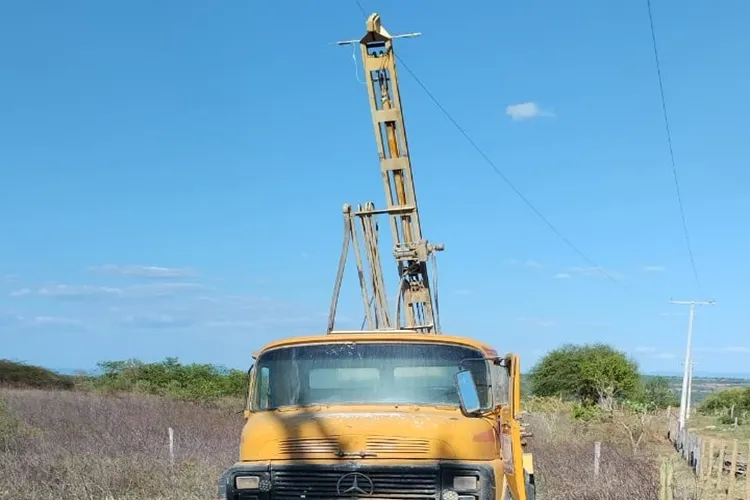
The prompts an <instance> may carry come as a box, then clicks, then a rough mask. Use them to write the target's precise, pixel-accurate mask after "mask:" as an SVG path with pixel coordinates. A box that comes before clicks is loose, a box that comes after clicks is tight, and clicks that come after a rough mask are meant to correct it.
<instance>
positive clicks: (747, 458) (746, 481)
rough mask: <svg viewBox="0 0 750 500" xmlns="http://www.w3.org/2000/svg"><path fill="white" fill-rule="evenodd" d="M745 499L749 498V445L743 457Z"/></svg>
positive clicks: (748, 499)
mask: <svg viewBox="0 0 750 500" xmlns="http://www.w3.org/2000/svg"><path fill="white" fill-rule="evenodd" d="M745 500H750V446H748V449H747V457H746V458H745Z"/></svg>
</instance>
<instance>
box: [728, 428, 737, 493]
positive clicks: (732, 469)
mask: <svg viewBox="0 0 750 500" xmlns="http://www.w3.org/2000/svg"><path fill="white" fill-rule="evenodd" d="M737 445H738V443H737V440H736V439H735V440H734V442H733V443H732V463H731V465H730V466H729V488H728V491H727V494H728V495H731V494H732V490H734V483H735V482H736V481H737Z"/></svg>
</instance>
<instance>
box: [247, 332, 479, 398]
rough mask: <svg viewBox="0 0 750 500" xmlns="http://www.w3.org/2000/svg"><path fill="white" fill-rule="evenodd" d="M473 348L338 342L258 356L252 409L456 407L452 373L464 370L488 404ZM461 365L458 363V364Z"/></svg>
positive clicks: (296, 347) (477, 356) (476, 355)
mask: <svg viewBox="0 0 750 500" xmlns="http://www.w3.org/2000/svg"><path fill="white" fill-rule="evenodd" d="M482 357H483V354H482V353H481V352H480V351H477V350H475V349H471V348H467V347H463V346H459V345H449V344H426V343H424V344H419V343H410V344H404V343H382V342H381V343H372V342H371V343H338V344H318V345H305V346H294V347H285V348H279V349H274V350H272V351H269V352H266V353H265V354H262V355H261V356H260V357H259V358H258V360H257V363H256V365H255V369H256V370H257V372H256V380H255V394H254V397H253V407H254V408H255V409H256V410H264V409H273V408H278V407H283V406H296V405H311V404H347V403H352V404H356V403H369V404H398V403H414V404H440V405H454V406H458V404H459V398H458V393H457V391H456V386H455V381H454V375H455V373H456V372H457V371H459V370H460V369H470V370H471V371H472V372H473V375H474V380H475V381H476V384H477V388H478V389H479V393H480V399H481V402H482V406H483V407H487V406H489V401H490V399H489V398H490V396H489V393H490V387H489V371H488V367H487V363H486V362H485V361H483V360H477V359H476V358H482ZM462 361H463V364H461V362H462Z"/></svg>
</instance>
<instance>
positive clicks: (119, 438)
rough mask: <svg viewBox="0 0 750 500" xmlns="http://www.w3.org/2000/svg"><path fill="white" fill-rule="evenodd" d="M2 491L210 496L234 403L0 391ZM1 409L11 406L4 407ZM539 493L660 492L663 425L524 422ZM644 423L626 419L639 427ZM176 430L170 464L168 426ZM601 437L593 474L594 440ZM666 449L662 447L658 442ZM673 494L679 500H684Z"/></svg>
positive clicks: (96, 499) (140, 499) (569, 498)
mask: <svg viewBox="0 0 750 500" xmlns="http://www.w3.org/2000/svg"><path fill="white" fill-rule="evenodd" d="M0 403H1V404H0V471H2V473H1V474H0V498H14V499H16V500H27V499H28V500H32V499H33V500H53V499H54V500H59V499H61V498H64V499H66V500H145V499H149V500H151V499H164V500H167V499H174V500H178V499H179V500H193V499H196V500H197V499H206V498H213V497H214V495H215V485H216V480H217V478H218V475H219V474H220V473H221V471H222V470H223V469H224V468H225V467H227V466H228V465H230V464H231V463H232V462H234V461H235V460H236V458H237V448H238V439H239V433H240V430H241V426H242V418H241V416H240V415H237V414H236V409H237V408H238V405H237V404H233V405H229V406H226V407H223V408H221V407H206V406H198V405H195V404H191V403H185V402H177V401H172V400H167V399H159V398H156V397H147V396H103V395H96V394H92V393H80V392H52V391H35V390H3V391H0ZM3 407H5V408H6V409H7V410H9V411H7V412H5V413H3V410H2V408H3ZM528 421H529V423H531V425H532V429H533V431H534V437H533V438H531V439H530V447H531V451H533V452H534V454H535V463H536V470H537V483H538V492H539V498H540V499H542V500H573V499H575V500H588V499H592V500H593V499H596V500H620V499H622V500H626V499H627V500H632V499H638V500H651V499H654V500H655V499H657V498H658V490H659V465H658V464H659V462H658V458H659V457H658V452H659V451H661V452H663V451H664V448H663V446H664V445H663V439H662V438H661V437H660V436H658V435H656V434H658V433H661V434H663V432H661V424H654V423H653V422H647V424H648V425H646V426H645V433H644V438H643V439H642V440H641V444H640V445H639V447H638V449H637V451H636V452H634V451H633V446H632V440H631V439H630V433H631V431H629V430H628V429H627V428H626V426H625V425H622V422H619V421H612V422H609V423H599V424H581V423H574V422H572V421H571V420H570V419H569V418H568V417H567V416H566V415H564V414H563V415H558V416H557V417H555V416H554V415H553V414H550V413H547V414H541V413H540V414H535V415H531V416H530V417H529V419H528ZM639 425H640V423H633V422H630V423H628V426H630V428H631V430H632V429H635V430H636V431H639V430H640V429H641V427H644V426H640V427H639ZM168 427H172V428H174V429H175V435H176V443H175V444H176V446H175V454H176V460H175V465H174V468H172V467H171V466H170V462H169V455H168V434H167V428H168ZM595 441H601V442H602V455H601V472H600V475H599V477H598V478H595V477H594V476H593V460H594V458H593V455H594V442H595ZM659 446H662V448H659ZM688 498H690V496H688V495H678V496H676V497H675V499H676V500H686V499H688Z"/></svg>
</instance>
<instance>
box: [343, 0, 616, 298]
mask: <svg viewBox="0 0 750 500" xmlns="http://www.w3.org/2000/svg"><path fill="white" fill-rule="evenodd" d="M355 2H356V4H357V6H358V7H359V10H360V11H361V12H362V15H364V16H365V17H367V12H366V11H365V9H364V7H362V4H361V3H360V2H359V0H355ZM396 59H397V60H398V62H399V63H400V64H401V65H402V66H403V67H404V69H405V70H406V71H407V72H408V73H409V74H410V75H411V77H412V78H413V79H414V81H415V82H417V85H419V86H420V87H421V88H422V90H423V91H424V92H425V94H427V96H428V97H429V98H430V100H432V102H433V103H434V104H435V105H436V106H437V107H438V109H440V111H442V113H443V114H444V115H445V117H446V118H448V120H449V121H450V122H451V123H452V124H453V126H454V127H456V129H457V130H458V131H459V132H460V133H461V135H463V136H464V138H465V139H466V140H467V141H468V142H469V144H471V146H472V147H473V148H474V150H476V152H477V153H479V155H480V156H481V157H482V158H484V160H485V161H486V162H487V163H488V164H489V165H490V167H492V170H493V171H494V172H495V174H497V175H498V176H499V177H500V178H501V179H502V180H503V182H505V183H506V184H507V185H508V187H510V189H511V190H512V191H513V192H514V193H515V194H516V195H517V196H518V197H519V198H521V200H522V201H523V202H524V203H525V204H526V206H527V207H529V209H531V211H532V212H534V214H536V216H537V217H539V219H541V221H542V222H544V224H545V225H546V226H547V227H548V228H549V229H551V230H552V232H553V233H555V234H556V235H557V237H558V238H560V239H561V240H562V241H563V242H564V243H565V244H566V245H567V246H568V247H569V248H570V249H572V250H573V251H574V252H575V253H576V254H577V255H578V256H579V257H581V258H582V259H583V260H584V261H585V262H586V263H588V264H589V265H590V266H591V267H593V268H595V269H596V270H598V271H599V272H601V273H602V274H603V275H604V276H606V277H607V278H608V279H610V280H611V281H613V282H614V283H618V284H620V281H619V280H618V279H617V278H615V277H614V276H612V274H610V273H608V272H607V270H606V269H604V268H603V267H601V266H599V265H597V264H596V263H595V262H594V261H593V260H592V259H591V258H589V257H588V255H586V254H585V253H584V252H583V251H582V250H581V249H580V248H578V247H577V246H576V245H575V244H573V242H572V241H570V239H568V238H567V237H566V236H565V235H564V234H563V233H562V232H561V231H560V230H559V229H557V227H555V225H554V224H552V222H550V220H549V219H547V217H545V216H544V214H542V212H541V211H540V210H539V209H538V208H536V206H534V204H533V203H532V202H531V201H530V200H529V199H528V198H527V197H526V196H525V195H524V194H523V193H522V192H521V191H520V190H519V189H518V188H517V187H516V186H515V184H513V182H511V180H510V179H509V178H508V177H507V176H506V175H505V174H504V173H503V172H502V170H500V169H499V168H498V167H497V165H495V162H493V161H492V159H491V158H490V157H489V156H487V154H486V153H485V152H484V150H482V148H480V147H479V145H478V144H477V143H476V142H474V140H473V139H472V138H471V136H470V135H469V134H468V133H467V132H466V130H465V129H464V128H463V127H461V125H460V124H459V123H458V122H457V121H456V120H455V119H454V118H453V116H451V114H450V113H449V112H448V110H446V109H445V107H444V106H443V105H442V104H440V101H439V100H438V99H437V98H436V97H435V95H434V94H433V93H432V92H430V90H429V89H428V88H427V86H426V85H425V84H424V83H423V82H422V80H420V79H419V77H418V76H417V75H416V73H414V71H412V69H411V68H410V67H409V65H408V64H406V62H404V60H403V59H401V57H399V55H398V54H396Z"/></svg>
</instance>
